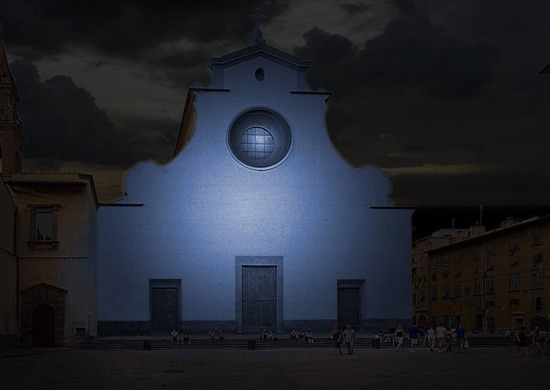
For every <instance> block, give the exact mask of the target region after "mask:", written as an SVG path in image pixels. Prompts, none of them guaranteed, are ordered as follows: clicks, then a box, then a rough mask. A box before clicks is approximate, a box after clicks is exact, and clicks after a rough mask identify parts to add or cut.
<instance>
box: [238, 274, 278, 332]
mask: <svg viewBox="0 0 550 390" xmlns="http://www.w3.org/2000/svg"><path fill="white" fill-rule="evenodd" d="M242 274H243V278H242V281H243V286H242V291H243V302H242V307H243V310H242V314H243V332H258V331H260V330H261V329H264V328H265V329H271V330H272V331H273V332H276V331H277V267H273V266H243V267H242Z"/></svg>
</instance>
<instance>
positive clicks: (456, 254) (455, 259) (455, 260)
mask: <svg viewBox="0 0 550 390" xmlns="http://www.w3.org/2000/svg"><path fill="white" fill-rule="evenodd" d="M452 258H453V264H459V263H460V253H459V252H454V253H453V254H452Z"/></svg>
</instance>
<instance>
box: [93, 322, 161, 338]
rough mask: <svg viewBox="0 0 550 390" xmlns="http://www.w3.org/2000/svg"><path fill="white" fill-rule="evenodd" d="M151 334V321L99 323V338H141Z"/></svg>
mask: <svg viewBox="0 0 550 390" xmlns="http://www.w3.org/2000/svg"><path fill="white" fill-rule="evenodd" d="M150 334H151V324H150V322H149V321H98V322H97V335H98V336H141V335H150Z"/></svg>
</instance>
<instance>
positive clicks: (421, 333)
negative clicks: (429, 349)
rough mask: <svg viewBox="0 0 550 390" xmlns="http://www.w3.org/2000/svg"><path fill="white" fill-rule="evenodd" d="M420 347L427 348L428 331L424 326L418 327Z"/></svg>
mask: <svg viewBox="0 0 550 390" xmlns="http://www.w3.org/2000/svg"><path fill="white" fill-rule="evenodd" d="M418 345H419V346H421V347H425V346H426V330H425V329H424V327H423V326H419V327H418Z"/></svg>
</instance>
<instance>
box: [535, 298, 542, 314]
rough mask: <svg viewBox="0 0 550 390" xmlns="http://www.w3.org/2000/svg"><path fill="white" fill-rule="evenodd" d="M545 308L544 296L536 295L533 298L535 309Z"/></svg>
mask: <svg viewBox="0 0 550 390" xmlns="http://www.w3.org/2000/svg"><path fill="white" fill-rule="evenodd" d="M543 309H544V298H543V297H535V298H533V310H536V311H540V310H543Z"/></svg>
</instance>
